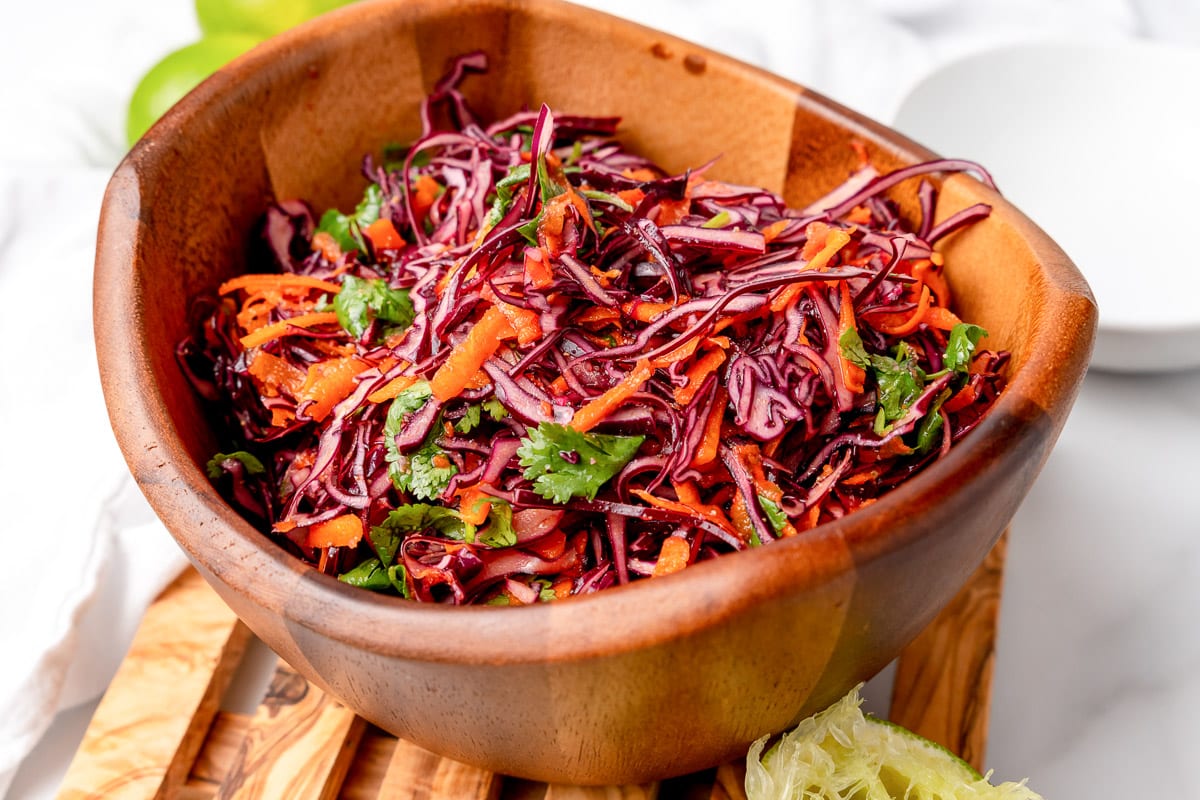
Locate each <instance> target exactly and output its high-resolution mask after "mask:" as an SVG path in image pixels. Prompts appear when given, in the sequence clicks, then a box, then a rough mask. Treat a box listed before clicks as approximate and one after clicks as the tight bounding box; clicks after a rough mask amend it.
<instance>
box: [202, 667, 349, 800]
mask: <svg viewBox="0 0 1200 800" xmlns="http://www.w3.org/2000/svg"><path fill="white" fill-rule="evenodd" d="M365 730H366V721H365V720H363V719H362V718H360V717H358V716H357V715H356V714H355V713H354V712H353V711H351V710H350V709H348V708H346V707H345V706H344V705H342V704H341V703H339V702H338V701H336V700H334V699H333V698H331V697H330V696H329V695H327V694H325V692H323V691H321V690H320V689H318V688H317V687H316V686H313V685H312V684H310V683H309V682H308V681H307V680H305V679H304V678H302V677H301V676H300V675H298V674H297V673H296V671H295V670H293V669H292V668H291V667H290V666H288V665H287V664H286V663H283V662H280V663H279V665H278V666H277V667H276V668H275V675H274V677H273V678H272V680H271V685H270V687H269V688H268V689H267V692H266V695H265V696H264V697H263V699H262V702H261V703H260V704H259V706H258V710H257V711H256V712H255V714H254V718H253V719H252V720H251V721H250V726H249V728H248V729H247V731H246V735H245V737H244V738H243V740H242V744H241V747H240V748H239V749H238V753H237V756H236V757H235V758H234V762H233V765H232V767H231V768H230V770H229V772H228V773H227V774H226V776H225V778H224V780H223V781H222V783H221V788H220V789H219V790H218V792H217V798H218V800H258V798H275V797H287V798H291V800H333V798H335V797H337V796H338V792H339V791H340V789H341V786H342V780H343V779H344V778H345V777H346V772H347V771H348V770H349V769H350V761H351V759H353V758H354V753H355V750H356V749H357V747H358V743H359V740H360V739H361V738H362V735H363V732H364V731H365Z"/></svg>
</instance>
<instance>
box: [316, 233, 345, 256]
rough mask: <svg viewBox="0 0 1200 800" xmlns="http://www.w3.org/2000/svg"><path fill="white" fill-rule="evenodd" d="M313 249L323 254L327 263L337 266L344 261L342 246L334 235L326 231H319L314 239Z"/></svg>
mask: <svg viewBox="0 0 1200 800" xmlns="http://www.w3.org/2000/svg"><path fill="white" fill-rule="evenodd" d="M312 249H313V250H316V251H317V252H318V253H320V254H321V257H322V258H324V259H325V260H326V261H329V262H331V263H334V264H336V263H337V262H338V261H341V260H342V246H341V245H340V244H338V243H337V239H334V238H333V236H332V235H330V234H328V233H326V232H325V231H317V233H316V234H314V235H313V238H312Z"/></svg>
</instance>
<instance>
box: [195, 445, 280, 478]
mask: <svg viewBox="0 0 1200 800" xmlns="http://www.w3.org/2000/svg"><path fill="white" fill-rule="evenodd" d="M230 460H233V461H240V462H242V466H244V467H245V468H246V472H248V473H249V474H251V475H261V474H262V473H264V472H266V471H267V469H266V467H264V466H263V463H262V462H261V461H259V460H258V459H257V458H255V457H254V456H253V455H251V454H250V453H247V452H246V451H245V450H235V451H233V452H232V453H217V454H216V455H214V456H213V457H212V458H210V459H209V460H208V465H207V471H208V477H209V478H212V479H213V480H214V481H215V480H216V479H217V478H219V477H221V476H222V475H224V474H225V468H224V467H223V466H221V465H222V463H224V462H225V461H230Z"/></svg>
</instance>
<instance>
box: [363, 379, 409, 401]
mask: <svg viewBox="0 0 1200 800" xmlns="http://www.w3.org/2000/svg"><path fill="white" fill-rule="evenodd" d="M416 382H417V378H416V376H414V375H398V376H396V377H395V378H392V379H391V380H390V381H388V382H387V383H385V384H384V385H383V388H381V389H376V390H375V391H373V392H371V393H370V394H369V395H367V401H368V402H371V403H386V402H387V401H388V400H394V399H396V397H397V396H398V395H399V394H400V393H401V392H403V391H404V390H405V389H407V388H408V387H410V386H412V385H413V384H414V383H416Z"/></svg>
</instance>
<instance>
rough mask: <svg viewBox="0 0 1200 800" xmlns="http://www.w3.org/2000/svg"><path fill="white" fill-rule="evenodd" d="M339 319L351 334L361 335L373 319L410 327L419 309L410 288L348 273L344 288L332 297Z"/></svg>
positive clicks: (356, 336)
mask: <svg viewBox="0 0 1200 800" xmlns="http://www.w3.org/2000/svg"><path fill="white" fill-rule="evenodd" d="M333 310H334V311H335V312H336V313H337V318H338V322H339V323H341V326H342V327H343V328H345V329H346V332H347V333H349V334H350V335H351V336H353V337H355V338H358V337H360V336H362V335H363V332H364V331H365V330H366V329H367V328H369V327H370V325H371V322H373V321H374V320H376V319H378V320H382V321H383V322H390V323H391V324H392V325H397V326H400V327H403V328H407V327H408V326H409V325H411V324H412V321H413V318H414V317H415V316H416V312H415V311H414V310H413V304H412V301H411V300H410V299H409V297H408V290H407V289H392V288H389V287H388V285H387V281H385V280H383V279H382V278H373V279H363V278H356V277H354V276H353V275H347V276H346V277H345V278H343V279H342V290H341V291H340V292H338V294H337V297H335V298H334V300H333Z"/></svg>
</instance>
